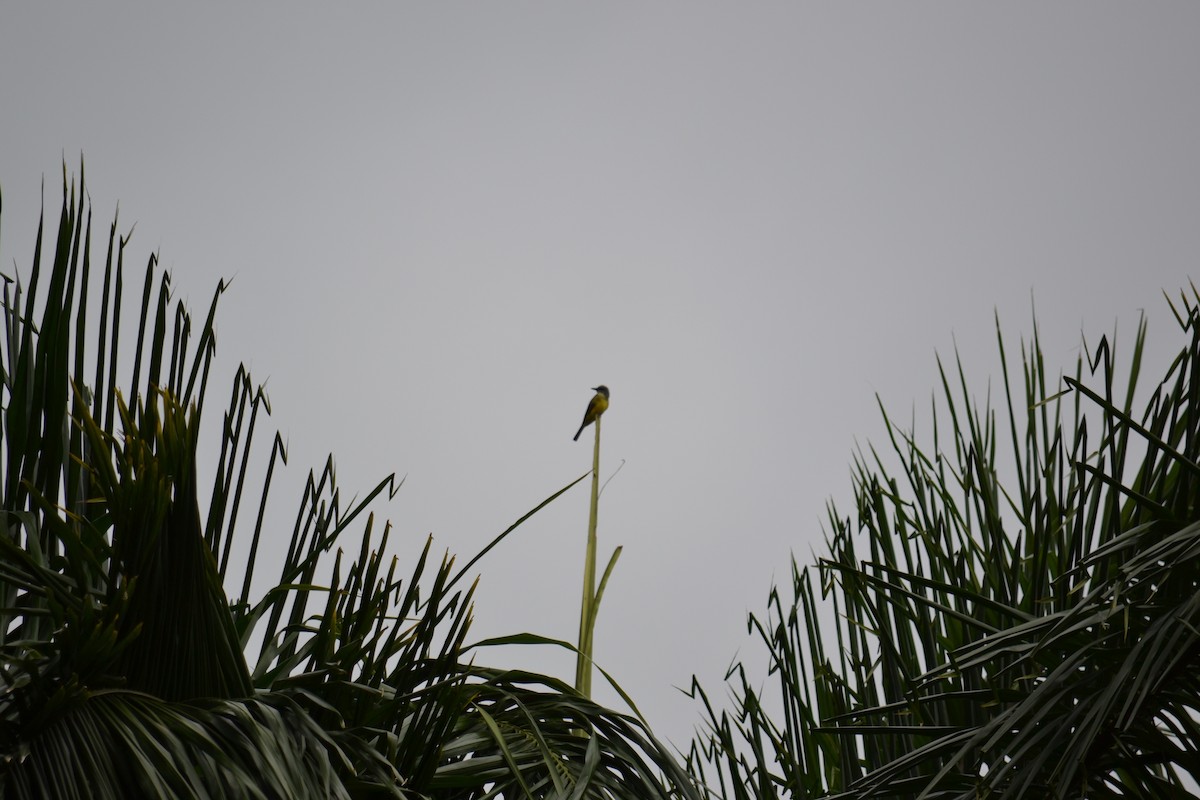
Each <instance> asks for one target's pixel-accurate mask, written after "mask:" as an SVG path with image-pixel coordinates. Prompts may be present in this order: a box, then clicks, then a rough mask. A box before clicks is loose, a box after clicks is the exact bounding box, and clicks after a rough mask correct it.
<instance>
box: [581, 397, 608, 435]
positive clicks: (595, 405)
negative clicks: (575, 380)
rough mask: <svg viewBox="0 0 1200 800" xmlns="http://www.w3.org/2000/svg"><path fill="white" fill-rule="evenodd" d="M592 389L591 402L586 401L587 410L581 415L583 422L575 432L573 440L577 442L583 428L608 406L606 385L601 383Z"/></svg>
mask: <svg viewBox="0 0 1200 800" xmlns="http://www.w3.org/2000/svg"><path fill="white" fill-rule="evenodd" d="M592 390H593V391H594V392H595V393H596V394H595V396H593V397H592V402H590V403H588V407H587V411H586V412H585V413H584V415H583V424H582V425H580V426H579V430H578V431H576V432H575V441H577V442H578V441H579V434H581V433H583V429H584V428H586V427H587V426H588V425H591V424H592V423H593V422H595V421H596V420H597V419H598V418H599V417H600V415H601V414H603V413H604V412H605V410H606V409H607V408H608V387H607V386H605V385H604V384H601V385H599V386H594V387H592Z"/></svg>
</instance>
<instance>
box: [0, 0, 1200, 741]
mask: <svg viewBox="0 0 1200 800" xmlns="http://www.w3.org/2000/svg"><path fill="white" fill-rule="evenodd" d="M1198 80H1200V4H1195V3H1184V2H1178V3H1138V4H1133V3H1108V2H1086V3H1084V2H1071V3H1055V4H1044V3H996V4H987V5H985V4H979V3H973V4H962V3H949V2H947V3H877V4H865V3H841V2H839V3H823V4H815V3H720V4H717V3H707V2H688V3H682V2H677V3H655V4H649V3H631V2H619V1H618V2H608V3H593V4H576V3H572V4H566V3H528V2H521V3H512V2H495V3H480V4H471V5H464V4H442V3H439V4H432V3H430V4H420V5H418V4H410V3H373V4H346V5H345V6H343V5H341V4H338V5H337V7H334V6H332V5H327V4H312V3H286V4H284V3H259V4H246V5H242V4H218V5H216V6H214V7H210V6H208V5H206V4H190V5H188V6H187V7H179V6H175V5H170V4H169V5H161V4H154V3H140V4H133V3H104V4H92V3H75V4H70V3H25V2H8V3H5V4H4V5H3V6H0V188H2V190H3V198H4V207H3V215H2V217H0V263H2V266H0V271H3V272H5V273H8V274H11V273H12V271H13V270H19V271H20V272H22V274H26V275H27V274H28V271H29V263H30V253H31V252H32V246H33V238H34V232H35V230H36V217H37V213H38V203H39V196H40V191H41V189H40V186H41V182H42V179H43V176H45V179H46V183H47V188H46V206H47V209H48V210H49V212H50V217H51V219H52V220H55V221H56V219H57V210H58V206H59V203H60V195H59V185H60V181H61V164H62V159H63V158H64V157H65V158H66V160H67V162H68V166H69V167H70V168H71V169H72V170H73V171H76V172H77V167H78V161H79V157H80V154H81V153H82V154H83V156H84V158H85V161H86V171H87V182H88V188H89V190H90V192H91V197H92V199H93V202H94V205H95V211H96V221H95V223H94V224H95V226H96V227H95V234H96V236H97V238H98V239H100V240H103V239H104V237H106V236H107V230H108V226H109V224H110V222H111V219H112V213H113V211H114V209H115V208H116V205H117V203H118V202H119V203H120V209H121V211H120V222H121V229H122V230H124V231H128V229H129V227H130V226H132V225H134V224H135V223H136V230H135V232H134V235H133V238H132V243H131V245H130V248H131V249H130V251H129V252H130V254H131V257H132V262H133V264H134V265H135V266H136V267H137V268H139V269H140V268H142V267H143V266H144V264H145V259H146V258H147V257H148V255H149V253H150V252H151V251H155V250H156V251H158V252H159V253H160V255H161V259H162V263H163V265H164V266H165V267H166V268H168V269H169V270H170V271H171V273H172V276H173V282H174V285H175V287H176V292H177V296H179V297H183V298H186V299H187V300H189V301H190V303H191V305H192V307H193V309H194V311H195V313H196V314H197V315H200V316H202V315H203V313H204V311H205V310H206V309H207V304H208V302H209V299H210V297H211V293H212V291H213V288H214V287H215V285H216V282H217V281H218V279H220V278H221V277H233V278H234V281H233V285H232V287H231V289H230V291H229V292H228V293H227V294H226V295H225V298H224V300H223V301H222V304H221V312H220V314H219V317H218V334H219V337H220V338H219V353H220V355H221V357H222V361H221V362H220V366H221V369H222V370H223V372H221V373H220V374H219V375H218V376H217V377H215V378H214V383H213V386H212V391H211V393H210V398H209V403H210V410H209V414H208V416H207V420H208V422H209V426H210V427H209V429H208V430H207V432H206V434H204V436H205V437H206V438H207V440H208V441H209V442H215V441H216V440H217V439H218V438H219V432H218V431H217V430H216V429H215V427H213V424H214V423H215V422H216V421H217V420H218V419H219V413H217V412H218V411H219V408H218V406H219V404H220V403H222V402H224V397H225V396H227V387H228V380H229V378H230V377H231V376H232V371H233V369H234V367H235V366H236V364H237V362H238V361H239V360H242V361H245V362H246V363H247V365H248V366H249V367H250V368H251V369H252V371H253V375H254V377H255V378H256V379H258V380H260V381H262V380H266V381H268V383H267V389H268V392H269V394H270V396H271V400H272V404H273V407H274V415H273V418H272V420H273V423H274V425H275V426H277V427H278V428H279V429H280V430H281V431H282V432H283V434H284V435H285V437H287V438H288V440H289V443H290V468H289V476H288V477H287V479H286V482H284V483H280V484H279V485H278V486H277V487H276V488H275V490H274V491H273V500H274V503H275V509H276V513H277V523H276V526H275V531H276V532H275V533H274V534H272V541H273V542H274V543H275V546H276V547H277V548H278V551H279V552H281V551H282V548H283V547H284V546H285V545H286V541H287V538H288V536H289V535H290V530H291V522H292V515H293V514H294V508H295V506H296V503H297V502H298V501H299V493H300V486H301V485H302V480H303V477H304V474H305V472H306V471H307V469H308V468H309V467H310V466H311V467H319V466H320V465H321V464H322V463H323V461H324V458H325V456H326V454H327V453H329V452H333V453H334V455H335V456H336V459H337V464H338V474H339V478H340V480H341V483H342V486H343V490H344V492H346V493H347V494H353V493H354V492H355V491H360V492H365V491H366V490H368V489H369V488H370V487H371V486H373V485H374V483H375V482H376V481H377V480H378V479H380V478H382V477H383V476H384V475H386V474H387V473H389V472H392V471H396V472H397V473H399V474H400V475H406V476H407V483H406V484H405V486H404V488H403V489H402V490H401V492H400V494H399V495H398V496H397V497H396V499H395V500H393V501H392V502H391V503H389V504H387V505H386V507H384V509H383V510H384V511H386V514H387V516H389V517H390V518H391V519H392V520H393V522H394V524H395V526H396V531H395V532H394V535H393V539H394V540H397V539H398V540H399V542H398V546H397V552H399V553H401V554H402V555H406V556H407V554H410V553H411V552H412V550H413V548H415V547H417V546H419V545H420V544H421V543H422V542H423V540H424V537H425V535H426V534H427V533H429V532H433V533H434V534H435V535H436V542H437V546H438V547H439V548H448V549H450V550H451V551H452V552H457V553H459V554H460V555H461V557H462V558H463V559H466V558H468V557H469V556H471V555H472V554H474V553H475V552H476V551H477V550H478V549H479V548H480V547H482V546H483V545H484V544H485V543H486V542H487V541H489V540H490V539H491V538H492V537H493V536H494V535H496V534H497V533H498V532H500V531H501V530H503V529H504V528H505V527H507V526H508V525H509V524H510V523H511V522H513V521H514V520H515V519H516V518H518V517H519V516H520V515H521V514H523V513H524V512H525V511H527V510H528V509H529V508H531V507H533V506H534V505H535V504H536V503H538V502H539V501H540V500H542V499H543V498H544V497H546V496H547V495H549V494H550V493H551V492H553V491H554V490H556V489H558V488H560V487H561V486H563V485H564V484H566V483H567V482H569V481H570V480H571V479H573V478H575V477H577V476H579V475H581V474H583V473H584V472H585V471H586V470H587V469H588V468H589V466H590V459H591V448H590V436H586V435H585V436H584V437H581V440H580V442H578V443H575V442H572V441H571V436H572V435H573V434H574V432H575V429H576V427H577V426H578V424H579V419H580V416H581V415H582V413H583V410H584V408H585V406H586V404H587V401H588V399H589V398H590V396H591V391H590V388H589V387H592V386H595V385H596V384H598V383H606V384H607V385H608V386H609V387H611V389H612V406H611V408H610V410H609V412H608V414H607V415H606V416H605V418H604V422H605V425H604V453H603V455H604V463H603V472H604V474H605V477H607V476H609V475H610V474H611V473H612V471H613V470H614V469H616V467H617V466H618V464H621V463H622V462H623V464H624V466H623V468H622V469H621V470H620V472H619V474H617V476H616V478H615V479H614V480H613V481H612V482H611V483H610V484H609V485H608V487H607V490H606V493H605V494H604V496H603V498H602V501H601V510H600V525H601V545H602V548H603V554H604V555H607V553H608V552H609V551H610V550H611V548H612V547H613V546H615V545H617V544H622V545H624V547H625V550H624V554H623V556H622V558H621V561H620V564H619V565H618V567H617V570H616V573H615V575H614V577H613V579H612V581H611V584H610V587H609V593H608V595H607V596H606V602H605V605H604V607H603V608H602V609H601V614H600V620H599V625H598V630H597V648H598V657H599V659H600V661H601V663H602V664H603V665H604V666H605V667H606V668H608V669H609V670H610V671H611V672H612V673H613V674H614V675H615V676H616V678H617V679H618V680H619V681H620V682H621V683H622V685H623V686H624V687H625V688H626V689H627V690H628V691H629V692H630V693H631V694H632V695H633V697H634V698H635V700H637V701H638V703H639V705H640V706H641V708H642V710H643V711H644V712H645V713H646V715H647V716H648V717H649V720H650V722H651V723H652V725H653V726H654V728H655V730H656V731H657V732H658V733H659V734H660V735H662V736H664V737H666V738H668V739H670V740H672V741H673V742H675V743H676V744H677V745H679V746H680V747H686V744H687V740H688V737H689V736H690V732H691V730H692V727H693V726H694V725H695V724H697V723H698V722H699V719H700V717H699V709H698V707H697V706H696V705H695V704H693V703H692V702H691V701H690V700H688V699H687V698H686V697H684V696H683V695H682V694H680V693H679V692H677V691H675V689H674V688H673V687H674V686H686V685H687V684H688V683H689V681H690V678H691V675H692V674H693V673H697V674H699V675H700V676H701V678H702V679H703V680H704V681H705V683H706V684H707V685H708V687H709V689H710V692H711V693H712V694H713V695H714V696H718V697H719V696H721V695H722V694H723V692H722V690H721V688H720V686H719V680H720V678H721V677H722V675H723V673H724V670H725V667H726V666H727V665H728V664H729V662H730V660H731V659H732V658H733V657H734V656H735V654H737V653H738V652H739V649H740V651H741V653H742V655H744V656H745V655H750V654H752V653H754V652H755V648H754V647H753V645H750V644H749V640H748V639H747V637H746V634H745V624H744V623H745V616H746V613H747V611H750V610H755V611H758V610H761V609H763V608H764V605H765V601H766V597H767V593H768V591H769V589H770V586H771V582H772V580H776V579H777V580H781V581H786V580H787V578H788V572H789V568H788V563H789V557H790V554H792V553H796V554H797V555H798V556H799V557H800V558H801V559H802V560H803V561H805V562H807V561H810V560H812V558H813V552H814V549H815V550H816V551H819V549H820V546H821V542H822V538H823V533H822V523H823V520H824V516H825V502H826V500H827V499H828V498H830V497H833V498H834V499H836V500H837V501H838V502H839V504H840V505H841V507H842V508H843V510H844V511H845V512H847V513H849V512H850V511H852V507H851V506H852V503H851V493H850V481H849V474H850V463H851V459H852V453H853V448H854V447H855V442H856V441H858V442H861V443H865V442H867V441H877V442H880V443H882V442H883V437H882V432H883V429H882V425H881V423H880V420H879V415H878V412H877V410H876V405H875V394H876V393H878V394H879V395H880V396H881V397H882V399H883V401H884V403H885V404H886V405H887V406H888V407H889V409H891V410H893V411H894V412H895V413H896V415H897V416H900V417H902V418H905V419H907V418H908V417H909V416H910V414H911V413H912V409H913V408H914V406H915V407H916V409H917V419H918V420H919V421H921V422H923V421H924V419H925V415H926V409H927V407H928V404H929V397H930V393H931V392H932V391H933V390H934V388H935V387H936V381H937V372H936V366H935V361H934V357H935V353H936V352H942V353H943V354H951V353H952V351H953V348H954V346H955V343H957V345H958V347H959V350H960V352H961V353H962V354H963V356H964V359H965V360H966V361H967V362H968V363H969V364H970V367H971V370H972V372H973V373H976V374H978V376H979V377H980V382H979V383H978V384H977V390H978V392H979V393H980V395H982V394H983V393H984V392H985V391H986V383H985V382H984V381H985V379H986V377H987V376H988V375H989V374H990V375H993V376H995V375H997V372H996V368H997V363H996V358H995V331H994V324H993V313H994V312H998V313H999V314H1000V316H1001V318H1002V320H1003V322H1004V323H1005V327H1006V331H1007V332H1008V334H1009V336H1010V342H1011V344H1012V345H1013V346H1015V344H1016V340H1017V338H1018V337H1020V336H1022V335H1027V334H1028V333H1029V331H1030V306H1031V298H1032V299H1033V300H1034V301H1035V302H1036V304H1037V308H1038V315H1039V319H1040V321H1041V324H1042V333H1043V338H1044V345H1045V350H1046V357H1047V360H1048V364H1049V366H1050V368H1051V369H1053V370H1057V369H1059V368H1065V367H1069V366H1070V365H1071V364H1073V362H1074V360H1075V358H1076V357H1077V356H1078V354H1079V352H1080V341H1081V335H1084V334H1086V335H1087V336H1088V338H1089V340H1094V339H1096V338H1098V337H1099V335H1101V334H1103V333H1106V332H1110V331H1111V330H1112V328H1113V326H1114V324H1118V325H1119V330H1120V331H1121V332H1123V333H1124V334H1125V336H1124V340H1125V341H1126V342H1128V341H1130V340H1131V335H1132V333H1133V331H1134V329H1135V326H1136V321H1137V318H1138V314H1139V312H1140V311H1141V310H1142V309H1145V310H1146V312H1147V313H1148V315H1149V317H1150V319H1151V328H1150V344H1151V347H1152V349H1153V351H1154V353H1156V354H1157V355H1158V356H1159V358H1160V360H1155V361H1152V365H1153V368H1152V369H1151V372H1150V377H1154V376H1155V374H1157V373H1156V372H1155V370H1158V369H1159V366H1160V364H1161V356H1162V355H1163V354H1165V353H1167V352H1168V351H1173V350H1175V349H1177V348H1178V347H1179V346H1181V344H1182V339H1181V338H1180V336H1179V334H1178V331H1177V328H1176V327H1175V324H1174V322H1173V321H1172V320H1171V319H1170V316H1169V312H1168V311H1167V308H1166V305H1165V303H1164V301H1163V300H1162V290H1164V289H1165V290H1168V291H1170V292H1172V293H1177V292H1178V290H1179V289H1180V288H1181V287H1185V286H1186V285H1187V282H1188V280H1189V276H1190V275H1191V274H1192V272H1193V264H1194V263H1195V260H1196V256H1197V253H1200V151H1198V150H1197V143H1198V142H1200V92H1198V91H1197V88H1196V87H1197V85H1198ZM100 252H102V251H100V250H98V251H97V253H100ZM98 257H100V256H98ZM138 280H140V279H138ZM264 427H265V426H264ZM260 437H261V438H260V440H259V448H260V451H261V452H262V453H263V454H265V453H266V451H267V449H268V448H269V445H270V435H269V431H267V432H263V431H261V430H260ZM587 505H588V499H587V491H586V486H585V485H580V486H579V487H578V488H576V489H575V490H573V491H572V492H571V493H569V494H567V495H566V496H564V497H563V498H561V499H560V500H559V501H558V502H557V503H556V504H555V505H553V506H552V507H551V508H549V509H547V510H546V511H544V512H543V513H542V514H540V515H539V516H537V517H535V518H534V520H532V521H531V522H530V523H528V524H527V525H526V526H525V527H524V528H523V529H522V530H521V531H520V532H519V533H518V534H517V535H515V536H514V537H513V538H511V539H510V540H509V541H507V542H506V543H505V544H504V545H503V546H502V547H501V548H500V549H498V550H497V551H494V552H493V553H491V554H490V555H489V556H488V557H487V558H486V559H485V560H484V561H483V562H481V565H480V571H481V573H482V576H483V579H482V582H481V584H480V587H479V590H478V594H477V613H476V625H475V628H474V635H475V638H483V637H485V636H492V635H498V634H506V633H515V632H518V631H526V630H528V631H533V632H536V633H540V634H544V635H548V636H553V637H559V638H564V639H569V640H573V639H574V637H575V633H576V628H577V624H578V622H577V621H578V603H579V585H580V574H581V570H582V557H583V543H584V534H585V528H586V523H587ZM250 522H252V518H250V519H248V520H247V521H246V524H247V526H248V525H249V523H250ZM355 536H357V534H356V535H355ZM356 541H357V539H356V538H355V539H352V540H351V544H350V547H351V548H353V547H355V546H356V545H355V544H353V543H354V542H356ZM280 557H281V556H280ZM260 560H261V559H260ZM273 572H274V571H273V570H272V574H273ZM480 658H481V660H490V661H492V662H494V663H507V664H511V665H514V666H515V665H520V666H526V667H531V668H534V669H540V670H544V671H549V672H553V673H555V674H558V675H560V676H562V677H564V678H566V679H568V680H569V679H570V677H571V675H572V669H573V660H572V657H571V656H569V655H566V654H562V653H556V652H549V651H544V650H542V651H539V650H524V651H519V652H516V653H513V652H511V651H505V652H503V653H495V654H493V656H490V657H489V656H486V655H484V656H481V657H480ZM598 697H599V699H601V700H602V701H604V702H609V703H615V702H616V699H615V697H614V696H613V695H611V693H608V692H600V693H599V694H598Z"/></svg>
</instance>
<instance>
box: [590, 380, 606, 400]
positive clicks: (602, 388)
mask: <svg viewBox="0 0 1200 800" xmlns="http://www.w3.org/2000/svg"><path fill="white" fill-rule="evenodd" d="M592 389H593V391H596V392H599V393H600V394H602V395H604V399H605V400H607V399H608V387H607V386H605V385H604V384H600V385H599V386H593V387H592Z"/></svg>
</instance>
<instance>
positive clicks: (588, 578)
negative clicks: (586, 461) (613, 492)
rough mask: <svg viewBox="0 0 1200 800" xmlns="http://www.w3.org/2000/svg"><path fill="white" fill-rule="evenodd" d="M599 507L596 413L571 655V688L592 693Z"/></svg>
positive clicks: (597, 422) (598, 453)
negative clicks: (580, 596)
mask: <svg viewBox="0 0 1200 800" xmlns="http://www.w3.org/2000/svg"><path fill="white" fill-rule="evenodd" d="M599 507H600V417H596V444H595V447H594V448H593V449H592V507H591V511H590V512H589V513H588V538H587V553H586V555H585V556H584V561H583V602H582V604H581V605H580V608H579V652H578V653H576V655H575V688H576V689H578V690H579V693H580V694H582V695H583V696H584V697H591V696H592V636H593V634H594V633H595V630H596V610H597V604H598V603H597V601H598V600H599V598H598V597H596V516H597V513H598V510H599Z"/></svg>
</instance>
